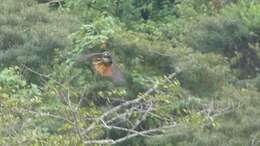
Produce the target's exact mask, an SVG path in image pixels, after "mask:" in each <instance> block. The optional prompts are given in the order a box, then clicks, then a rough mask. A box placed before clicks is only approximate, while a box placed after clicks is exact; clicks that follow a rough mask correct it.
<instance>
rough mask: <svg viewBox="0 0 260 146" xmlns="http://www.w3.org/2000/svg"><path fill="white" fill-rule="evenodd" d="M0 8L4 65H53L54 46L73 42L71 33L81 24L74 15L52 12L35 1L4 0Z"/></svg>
mask: <svg viewBox="0 0 260 146" xmlns="http://www.w3.org/2000/svg"><path fill="white" fill-rule="evenodd" d="M0 9H1V10H0V11H1V13H0V52H1V55H0V61H1V67H8V66H11V65H17V64H26V65H29V66H34V67H39V66H43V65H46V64H50V63H51V61H52V58H53V53H54V49H56V48H57V49H64V48H65V47H67V46H69V45H70V44H71V43H69V41H68V39H67V35H68V34H69V33H71V32H72V31H73V30H75V28H76V27H77V19H75V18H73V17H72V16H70V15H64V16H61V15H59V14H57V13H50V12H48V7H47V6H45V5H37V4H36V3H35V2H34V1H33V0H28V1H26V0H22V1H19V2H17V1H14V0H10V1H9V0H8V1H6V0H4V1H2V2H1V4H0ZM71 26H73V27H71ZM38 69H39V68H38Z"/></svg>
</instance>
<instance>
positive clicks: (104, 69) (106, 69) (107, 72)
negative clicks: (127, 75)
mask: <svg viewBox="0 0 260 146" xmlns="http://www.w3.org/2000/svg"><path fill="white" fill-rule="evenodd" d="M95 69H96V71H97V73H99V74H100V75H101V76H105V77H111V76H112V74H113V72H112V65H111V64H104V63H98V64H95Z"/></svg>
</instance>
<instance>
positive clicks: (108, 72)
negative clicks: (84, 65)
mask: <svg viewBox="0 0 260 146" xmlns="http://www.w3.org/2000/svg"><path fill="white" fill-rule="evenodd" d="M88 59H91V60H92V65H93V68H94V70H95V72H96V73H97V74H99V75H100V76H102V77H108V78H111V79H112V80H113V81H114V82H115V83H117V84H125V78H124V76H123V74H122V72H121V71H120V70H119V68H118V66H117V63H116V61H115V60H114V59H113V57H112V53H111V52H109V51H104V52H102V53H89V54H85V55H83V56H81V57H80V60H88Z"/></svg>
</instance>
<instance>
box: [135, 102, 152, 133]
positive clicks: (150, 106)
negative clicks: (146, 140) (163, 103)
mask: <svg viewBox="0 0 260 146" xmlns="http://www.w3.org/2000/svg"><path fill="white" fill-rule="evenodd" d="M152 107H153V103H152V102H150V104H149V107H148V108H147V110H146V111H144V112H143V114H142V115H141V117H140V118H139V119H137V121H136V123H135V125H134V126H133V127H132V130H134V129H136V128H137V127H138V126H139V125H140V124H141V123H142V122H143V121H144V120H145V119H146V117H147V116H148V113H149V112H150V111H151V110H152Z"/></svg>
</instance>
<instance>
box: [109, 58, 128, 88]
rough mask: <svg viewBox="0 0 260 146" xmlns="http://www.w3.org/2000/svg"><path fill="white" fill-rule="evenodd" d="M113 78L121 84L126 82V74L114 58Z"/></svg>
mask: <svg viewBox="0 0 260 146" xmlns="http://www.w3.org/2000/svg"><path fill="white" fill-rule="evenodd" d="M112 79H113V81H114V82H115V83H117V84H120V85H122V84H125V83H126V81H125V78H124V75H123V74H122V72H121V71H120V70H119V68H118V66H117V64H116V62H115V61H114V60H113V63H112Z"/></svg>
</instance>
